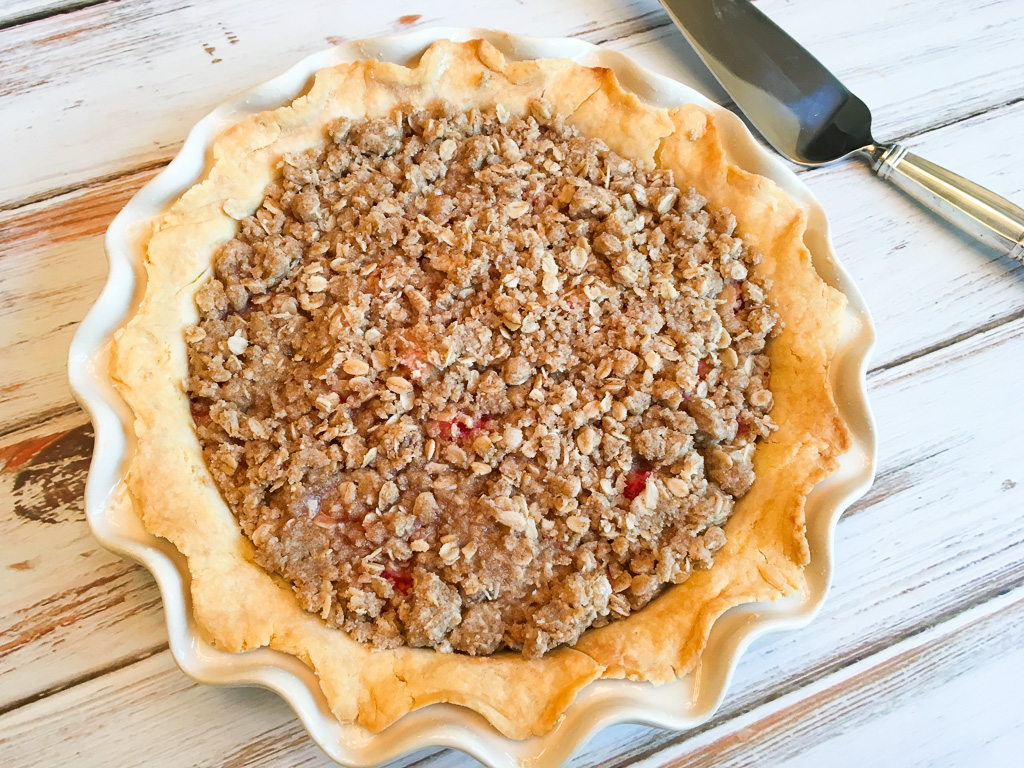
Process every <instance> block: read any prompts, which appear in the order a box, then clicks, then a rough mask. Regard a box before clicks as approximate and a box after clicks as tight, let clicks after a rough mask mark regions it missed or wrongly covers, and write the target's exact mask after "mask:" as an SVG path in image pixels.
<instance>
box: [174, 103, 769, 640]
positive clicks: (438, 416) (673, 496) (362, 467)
mask: <svg viewBox="0 0 1024 768" xmlns="http://www.w3.org/2000/svg"><path fill="white" fill-rule="evenodd" d="M675 181H676V180H674V179H673V178H672V174H671V172H669V171H666V170H659V169H655V168H650V167H645V166H643V165H641V164H638V163H636V162H632V161H628V160H625V159H623V158H621V157H619V156H618V155H616V154H615V153H613V152H611V151H610V150H609V149H608V148H607V147H606V146H605V145H604V144H603V143H602V142H601V141H599V140H596V139H591V138H587V137H584V136H581V135H579V133H578V132H577V131H576V130H574V129H573V128H571V127H569V126H568V125H567V124H566V123H564V122H563V121H562V120H561V119H560V118H559V117H558V116H551V109H550V105H547V104H546V103H544V102H542V101H541V102H537V103H536V104H535V108H534V109H532V110H531V114H530V115H529V116H526V117H512V116H510V115H509V114H508V112H507V111H506V110H504V109H502V108H500V107H499V108H498V110H497V111H494V110H491V111H486V112H484V111H478V110H475V109H474V110H471V111H469V112H468V113H456V112H455V111H453V110H452V109H451V108H450V107H447V106H446V105H438V106H437V107H436V108H434V109H433V110H430V111H416V112H412V113H411V114H402V113H400V112H399V113H395V114H393V115H391V116H389V117H387V118H385V119H375V120H365V119H364V120H348V119H342V120H339V121H337V122H335V123H333V124H332V125H331V126H330V128H329V131H328V136H327V137H326V146H324V147H323V148H322V149H313V150H310V151H308V152H305V153H303V154H300V155H295V156H289V157H286V158H285V160H284V161H283V163H282V165H281V173H280V178H279V179H278V181H277V182H275V183H273V184H271V185H270V186H269V187H268V188H267V190H266V197H265V199H264V201H263V203H262V204H261V205H260V207H259V209H258V210H257V211H256V213H255V214H254V215H253V216H250V217H248V218H246V219H244V220H243V221H242V224H241V228H240V232H239V234H238V236H237V237H236V238H235V239H233V240H231V241H230V242H228V243H227V244H226V245H224V246H223V247H222V248H221V249H220V251H219V252H218V254H217V255H216V258H215V260H214V275H213V276H212V277H211V278H210V280H209V281H208V282H207V283H206V284H205V285H203V286H202V287H201V288H200V289H199V291H198V293H197V295H196V303H197V306H198V307H199V312H200V320H199V323H198V324H197V325H196V326H193V327H191V328H189V329H188V330H187V331H186V341H187V343H188V349H189V379H188V382H187V387H188V392H189V395H190V397H191V400H192V413H193V417H194V420H195V423H196V429H197V433H198V435H199V439H200V441H201V443H202V446H203V450H204V454H205V457H206V460H207V462H208V464H209V467H210V470H211V471H212V473H213V476H214V478H215V480H216V482H217V484H218V486H219V487H220V489H221V491H222V493H223V495H224V497H225V499H226V500H227V503H228V505H229V506H230V508H231V509H232V511H233V512H234V513H235V514H236V515H237V517H238V520H239V523H240V525H241V527H242V530H243V531H244V532H245V534H246V535H247V536H248V537H249V538H250V539H251V540H252V542H253V544H254V545H255V547H256V559H257V562H259V563H260V564H261V565H262V566H263V567H264V568H266V569H267V570H268V571H272V572H276V573H278V574H280V575H282V576H283V577H284V578H286V579H288V580H289V581H290V582H291V583H292V584H293V585H294V589H295V593H296V595H297V597H298V600H299V602H300V603H301V604H302V605H303V607H304V608H306V609H307V610H309V611H312V612H315V613H318V614H320V615H321V616H323V618H324V619H325V620H326V621H327V622H328V623H329V624H331V625H332V626H336V627H342V628H344V629H345V631H347V632H348V633H349V634H350V635H351V636H353V637H355V638H357V639H359V640H362V641H366V642H372V643H374V644H376V645H378V646H380V647H394V646H397V645H401V644H403V643H407V644H409V645H414V646H432V647H435V648H438V649H440V650H451V649H455V650H458V651H464V652H466V653H470V654H487V653H491V652H493V651H495V650H498V649H499V648H502V647H509V648H514V649H521V651H522V653H523V654H525V655H526V656H531V657H533V656H538V655H540V654H543V653H544V652H545V651H547V650H548V649H550V648H552V647H554V646H557V645H560V644H562V643H573V642H575V641H576V639H577V638H578V637H579V636H580V634H581V633H582V632H583V631H584V630H586V629H587V628H588V627H591V626H600V625H602V624H605V623H607V622H609V621H611V620H614V619H618V618H622V617H625V616H628V615H629V614H630V613H631V612H633V611H636V610H639V609H640V608H642V607H643V606H644V605H646V604H647V603H648V602H650V600H651V599H652V598H654V597H655V596H656V595H657V594H658V593H659V591H660V590H662V589H663V588H664V586H665V585H666V584H678V583H680V582H682V581H685V580H686V579H687V578H688V577H689V575H690V574H691V572H692V571H693V570H694V569H697V568H708V567H710V566H711V564H712V562H713V560H714V555H715V552H716V551H717V550H718V549H720V548H721V547H722V545H723V544H724V543H725V537H724V534H723V532H722V527H721V526H722V525H723V524H724V523H725V521H726V520H727V519H728V517H729V514H730V512H731V511H732V508H733V505H734V504H735V501H736V499H738V498H739V497H741V496H743V494H745V493H746V492H747V490H748V489H749V488H750V485H751V484H752V483H753V481H754V471H753V464H752V453H753V450H754V445H755V441H756V440H757V439H758V438H760V437H764V436H766V435H768V434H769V433H770V432H771V431H772V430H773V429H774V424H773V423H772V421H771V418H770V417H769V415H768V411H769V409H770V408H771V404H772V395H771V392H770V390H769V389H768V378H769V371H768V358H767V357H766V356H765V355H764V354H762V352H763V349H764V345H765V340H766V337H767V336H768V335H769V334H771V333H772V332H773V329H774V327H775V326H776V323H777V318H776V315H775V313H774V312H773V311H772V309H771V307H770V306H769V304H768V303H767V301H766V298H765V294H766V291H767V288H768V286H766V285H765V284H764V282H763V281H760V280H759V279H758V278H757V277H756V276H754V274H753V268H754V267H755V265H756V264H757V262H758V258H759V256H758V254H757V253H756V252H754V251H752V250H749V249H748V248H747V247H746V246H745V245H744V244H743V242H742V240H741V239H740V238H738V237H737V236H736V235H735V233H734V228H735V226H736V223H735V220H734V218H733V217H732V215H731V214H730V213H729V212H728V211H726V210H722V211H717V212H714V213H712V212H709V211H708V210H707V209H706V207H705V200H704V199H703V198H701V196H700V195H699V194H697V192H695V191H694V190H692V189H686V188H681V187H678V186H676V184H675Z"/></svg>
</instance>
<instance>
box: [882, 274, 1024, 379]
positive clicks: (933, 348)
mask: <svg viewBox="0 0 1024 768" xmlns="http://www.w3.org/2000/svg"><path fill="white" fill-rule="evenodd" d="M1006 266H1007V268H1008V269H1009V271H1010V272H1019V273H1020V274H1021V277H1024V265H1022V264H1017V263H1015V262H1012V261H1010V260H1009V259H1007V260H1006ZM1021 318H1024V309H1021V310H1018V311H1016V312H1011V313H1009V314H1006V315H1002V316H1000V317H996V318H993V319H992V320H989V321H988V322H987V323H982V324H981V325H978V326H975V327H973V328H971V329H970V330H967V331H964V332H962V333H958V334H956V335H955V336H950V337H949V338H946V339H942V340H940V341H937V342H935V343H934V344H929V345H928V346H927V347H922V348H921V349H919V350H916V351H914V352H911V353H910V354H907V355H903V356H901V357H898V358H896V359H895V360H890V361H889V362H887V363H882V364H881V365H877V366H874V367H873V368H869V369H868V376H869V377H872V376H878V375H879V374H882V373H887V372H888V371H891V370H894V369H896V368H899V367H901V366H903V365H906V364H907V363H912V362H914V361H916V360H920V359H921V358H923V357H927V356H928V355H931V354H934V353H936V352H941V351H943V350H944V349H948V348H949V347H952V346H954V345H956V344H959V343H961V342H963V341H967V340H969V339H971V338H972V337H974V336H978V335H980V334H983V333H988V332H989V331H994V330H997V329H999V328H1002V327H1003V326H1004V325H1009V324H1010V323H1013V322H1015V321H1017V320H1020V319H1021Z"/></svg>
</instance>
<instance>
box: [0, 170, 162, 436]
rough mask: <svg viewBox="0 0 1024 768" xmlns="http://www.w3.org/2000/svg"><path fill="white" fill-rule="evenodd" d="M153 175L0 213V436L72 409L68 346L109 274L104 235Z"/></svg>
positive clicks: (123, 179)
mask: <svg viewBox="0 0 1024 768" xmlns="http://www.w3.org/2000/svg"><path fill="white" fill-rule="evenodd" d="M154 174H155V171H153V170H149V171H142V172H140V173H136V174H132V175H128V176H121V177H118V178H116V179H113V180H111V181H108V182H103V183H99V184H96V185H89V186H87V187H83V188H82V189H80V190H77V191H75V192H72V193H69V194H67V195H61V196H60V197H58V198H56V199H55V200H52V201H49V202H47V203H42V204H39V203H37V204H35V205H30V206H25V207H23V208H20V209H18V210H17V211H6V212H0V232H3V233H4V237H3V238H2V239H0V313H2V315H3V319H4V321H3V322H2V323H0V360H3V375H2V377H0V435H2V434H4V433H6V432H10V431H11V430H13V429H16V428H18V427H19V426H25V425H31V424H34V423H36V422H37V421H38V420H39V419H40V418H43V417H45V416H47V415H52V414H58V413H66V412H67V411H68V409H69V408H71V407H72V403H73V401H72V397H71V391H70V389H69V388H68V384H67V356H68V345H69V344H70V343H71V337H72V336H73V335H74V332H75V329H76V328H77V327H78V324H79V322H81V319H82V318H83V317H84V316H85V313H86V312H87V311H88V309H89V307H90V306H92V304H93V302H95V301H96V297H97V296H99V293H100V289H101V288H102V287H103V283H104V281H105V280H106V277H107V259H106V255H105V254H104V251H103V233H104V232H105V231H106V228H107V226H108V225H109V224H110V221H111V220H112V219H113V218H114V216H115V214H116V213H117V212H118V211H119V210H120V209H121V208H122V207H123V206H124V204H125V203H127V202H128V200H129V199H130V198H131V196H132V195H133V194H135V192H137V191H138V189H139V188H140V187H141V186H142V185H143V184H145V183H146V182H147V181H149V179H150V178H152V176H153V175H154Z"/></svg>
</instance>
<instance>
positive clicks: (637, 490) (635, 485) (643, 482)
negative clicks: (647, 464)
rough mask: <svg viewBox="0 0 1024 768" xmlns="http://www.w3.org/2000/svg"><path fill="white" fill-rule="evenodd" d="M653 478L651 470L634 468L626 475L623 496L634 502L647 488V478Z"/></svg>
mask: <svg viewBox="0 0 1024 768" xmlns="http://www.w3.org/2000/svg"><path fill="white" fill-rule="evenodd" d="M650 476H651V470H649V469H644V468H642V467H633V468H632V469H631V470H629V474H628V475H626V487H625V488H623V489H622V495H623V496H625V497H626V498H627V499H629V500H630V501H632V500H633V499H635V498H636V497H637V496H639V495H640V494H641V493H643V491H644V488H646V487H647V478H649V477H650Z"/></svg>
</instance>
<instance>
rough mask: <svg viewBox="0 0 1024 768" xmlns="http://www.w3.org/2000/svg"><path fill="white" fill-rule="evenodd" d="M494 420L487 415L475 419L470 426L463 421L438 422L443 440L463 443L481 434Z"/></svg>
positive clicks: (448, 420) (446, 420)
mask: <svg viewBox="0 0 1024 768" xmlns="http://www.w3.org/2000/svg"><path fill="white" fill-rule="evenodd" d="M493 418H494V417H493V416H490V415H489V414H486V413H485V414H482V415H480V416H478V417H477V418H475V419H473V420H472V421H471V422H470V423H469V424H467V423H466V422H465V421H463V420H462V419H444V420H442V421H439V422H437V426H438V429H439V430H440V432H441V438H442V439H444V440H449V441H452V442H456V443H463V442H465V441H466V440H469V439H472V438H474V437H476V436H477V435H478V434H480V433H481V432H482V431H483V430H484V428H485V427H486V426H487V424H488V423H489V422H490V421H492V420H493Z"/></svg>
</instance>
